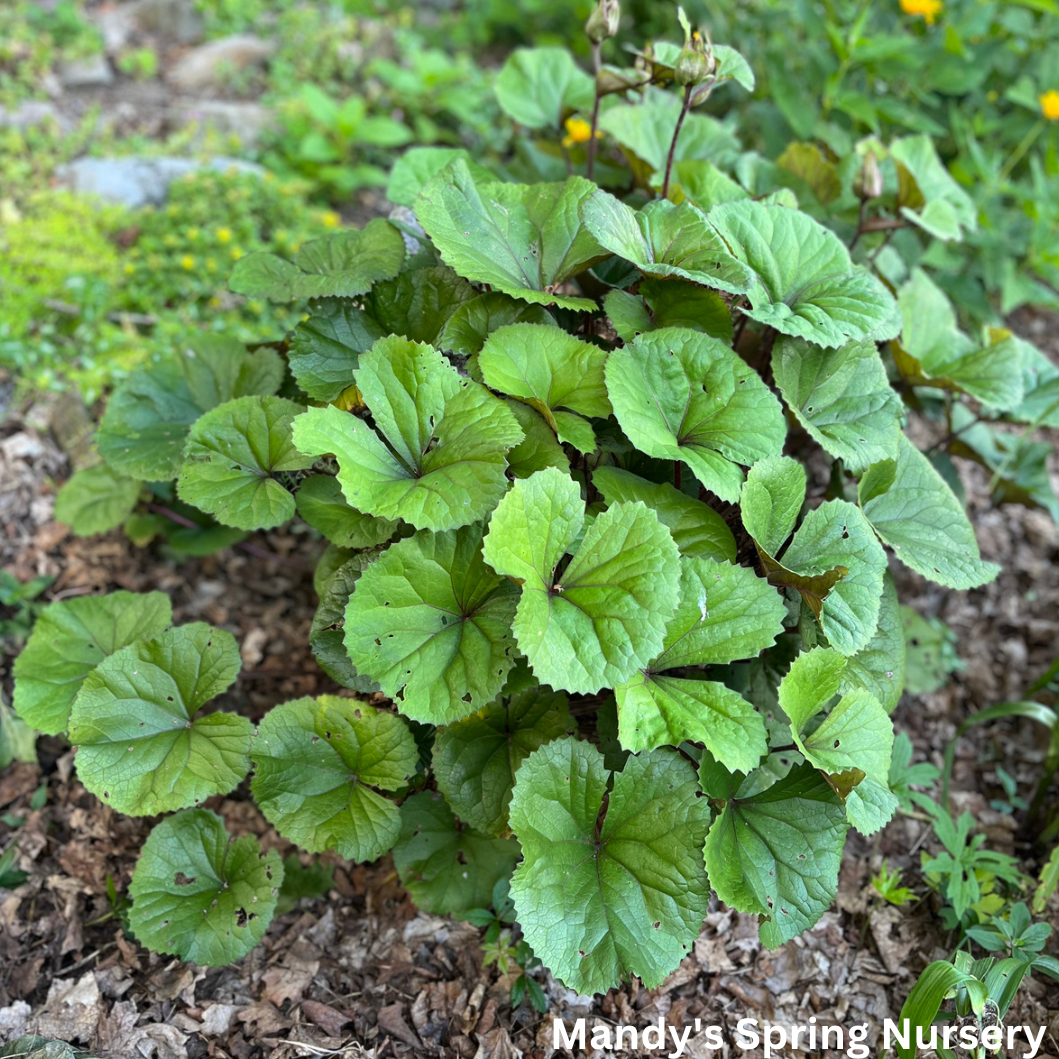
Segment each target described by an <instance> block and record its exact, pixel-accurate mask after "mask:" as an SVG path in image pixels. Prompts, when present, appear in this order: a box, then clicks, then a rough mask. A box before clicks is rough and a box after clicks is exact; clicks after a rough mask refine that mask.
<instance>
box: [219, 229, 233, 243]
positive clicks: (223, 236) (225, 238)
mask: <svg viewBox="0 0 1059 1059" xmlns="http://www.w3.org/2000/svg"><path fill="white" fill-rule="evenodd" d="M231 241H232V230H231V228H218V229H217V242H218V243H230V242H231Z"/></svg>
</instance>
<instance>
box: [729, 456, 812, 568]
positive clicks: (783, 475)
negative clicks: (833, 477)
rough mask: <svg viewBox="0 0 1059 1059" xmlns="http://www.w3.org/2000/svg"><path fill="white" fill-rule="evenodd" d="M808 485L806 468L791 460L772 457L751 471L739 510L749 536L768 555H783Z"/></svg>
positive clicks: (759, 462) (756, 464)
mask: <svg viewBox="0 0 1059 1059" xmlns="http://www.w3.org/2000/svg"><path fill="white" fill-rule="evenodd" d="M805 484H806V478H805V468H804V467H803V466H802V465H801V464H800V463H799V462H798V461H797V460H792V459H791V458H790V457H789V456H770V457H768V459H765V460H759V461H758V462H757V463H755V464H754V466H753V467H751V468H750V473H749V474H748V475H747V476H746V483H745V484H744V485H743V492H742V494H741V495H740V497H739V510H740V512H741V514H742V517H743V525H744V526H745V527H746V531H747V533H749V534H750V536H751V537H753V538H754V540H755V541H756V542H757V543H758V545H759V546H760V547H762V548H764V549H765V551H766V553H767V554H768V555H771V556H776V555H779V553H780V550H781V549H782V548H783V546H784V544H786V543H787V538H788V537H790V535H791V533H792V532H793V531H794V527H795V524H796V523H797V521H798V515H799V514H800V513H801V510H802V504H804V503H805Z"/></svg>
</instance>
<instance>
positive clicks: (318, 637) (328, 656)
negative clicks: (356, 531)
mask: <svg viewBox="0 0 1059 1059" xmlns="http://www.w3.org/2000/svg"><path fill="white" fill-rule="evenodd" d="M342 554H343V555H344V556H346V561H345V562H341V561H340V562H339V565H338V566H337V567H336V568H335V569H334V570H332V571H331V572H330V573H329V574H328V573H325V574H324V576H323V579H322V580H321V582H320V584H319V586H318V587H317V589H316V593H317V595H318V596H319V597H320V605H319V606H318V607H317V608H316V613H315V614H314V615H313V623H312V626H311V628H310V629H309V646H310V647H311V648H312V652H313V656H314V657H315V658H316V661H317V663H318V664H319V666H320V668H321V669H322V670H323V671H324V672H325V673H326V674H327V675H328V676H329V677H330V678H331V679H332V680H333V681H335V682H336V683H337V684H341V685H342V687H344V688H352V689H353V690H354V691H359V692H361V693H363V694H369V693H371V692H375V691H378V690H379V685H378V684H376V683H375V681H374V680H372V678H371V677H369V676H368V675H367V674H365V673H358V672H357V669H356V666H354V665H353V663H352V662H351V661H350V660H349V652H348V651H347V650H346V608H347V607H348V606H349V597H350V596H351V595H353V589H354V587H355V586H356V583H357V581H358V580H359V578H360V575H361V574H362V573H363V572H364V571H365V570H366V569H367V567H368V566H369V565H370V564H371V562H372V560H373V559H374V558H375V556H374V555H373V554H372V553H371V552H364V553H362V554H360V555H352V556H351V553H350V552H343V553H342ZM325 555H326V553H325ZM322 562H323V560H321V563H322Z"/></svg>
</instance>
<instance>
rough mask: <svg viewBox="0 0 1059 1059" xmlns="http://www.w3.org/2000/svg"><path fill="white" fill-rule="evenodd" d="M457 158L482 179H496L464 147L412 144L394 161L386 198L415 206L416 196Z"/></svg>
mask: <svg viewBox="0 0 1059 1059" xmlns="http://www.w3.org/2000/svg"><path fill="white" fill-rule="evenodd" d="M457 158H461V159H462V160H463V161H464V162H466V163H467V168H468V169H470V171H471V174H472V175H473V177H474V179H475V180H477V181H478V182H479V183H483V182H486V183H487V182H489V181H491V180H496V177H495V176H494V175H493V174H492V173H490V172H489V170H488V169H484V168H483V167H482V166H480V165H479V164H478V163H477V162H475V161H474V159H473V158H472V157H471V154H470V152H469V151H467V150H466V149H464V148H463V147H410V148H409V149H408V150H407V151H405V152H404V154H402V155H401V157H400V158H398V159H397V161H396V162H394V164H393V167H392V168H391V169H390V181H389V183H388V184H387V185H386V199H387V201H389V202H392V203H394V205H396V206H414V205H415V201H416V197H417V196H418V195H419V192H420V191H422V190H423V185H424V184H429V183H430V181H431V180H433V179H434V177H436V176H437V175H438V173H440V172H441V171H442V169H444V168H445V166H447V165H448V164H449V162H452V161H454V160H455V159H457Z"/></svg>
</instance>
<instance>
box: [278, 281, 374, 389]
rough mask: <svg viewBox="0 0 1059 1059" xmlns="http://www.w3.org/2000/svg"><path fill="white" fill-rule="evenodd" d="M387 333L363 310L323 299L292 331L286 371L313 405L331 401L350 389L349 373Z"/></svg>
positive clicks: (331, 299) (335, 300)
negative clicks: (311, 400) (363, 354)
mask: <svg viewBox="0 0 1059 1059" xmlns="http://www.w3.org/2000/svg"><path fill="white" fill-rule="evenodd" d="M387 333H388V332H386V331H385V330H383V328H382V326H381V325H380V324H379V323H378V322H377V321H376V320H375V319H374V318H372V317H371V316H369V315H368V314H367V313H366V312H364V310H363V309H357V308H354V307H353V306H352V305H350V304H349V303H348V302H346V301H341V300H339V299H337V298H327V299H324V300H323V301H322V302H319V303H317V304H315V305H314V308H313V314H312V316H310V317H309V319H308V320H303V321H302V322H301V323H300V324H298V326H297V327H296V328H295V329H294V336H293V338H292V339H291V345H290V353H289V354H288V358H289V360H290V370H291V372H292V373H293V375H294V377H295V379H297V380H298V385H299V386H300V387H301V389H302V390H304V391H305V393H306V394H307V395H308V396H309V397H311V398H312V399H313V400H314V401H334V400H335V399H336V398H337V397H338V396H339V394H341V393H342V391H343V390H345V389H347V388H348V387H350V386H352V385H353V372H354V370H355V369H356V367H357V365H358V364H359V363H360V355H361V353H365V352H367V350H369V349H371V347H372V346H373V345H374V344H375V342H376V341H377V340H378V339H380V338H382V337H384V336H385V335H386V334H387Z"/></svg>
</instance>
